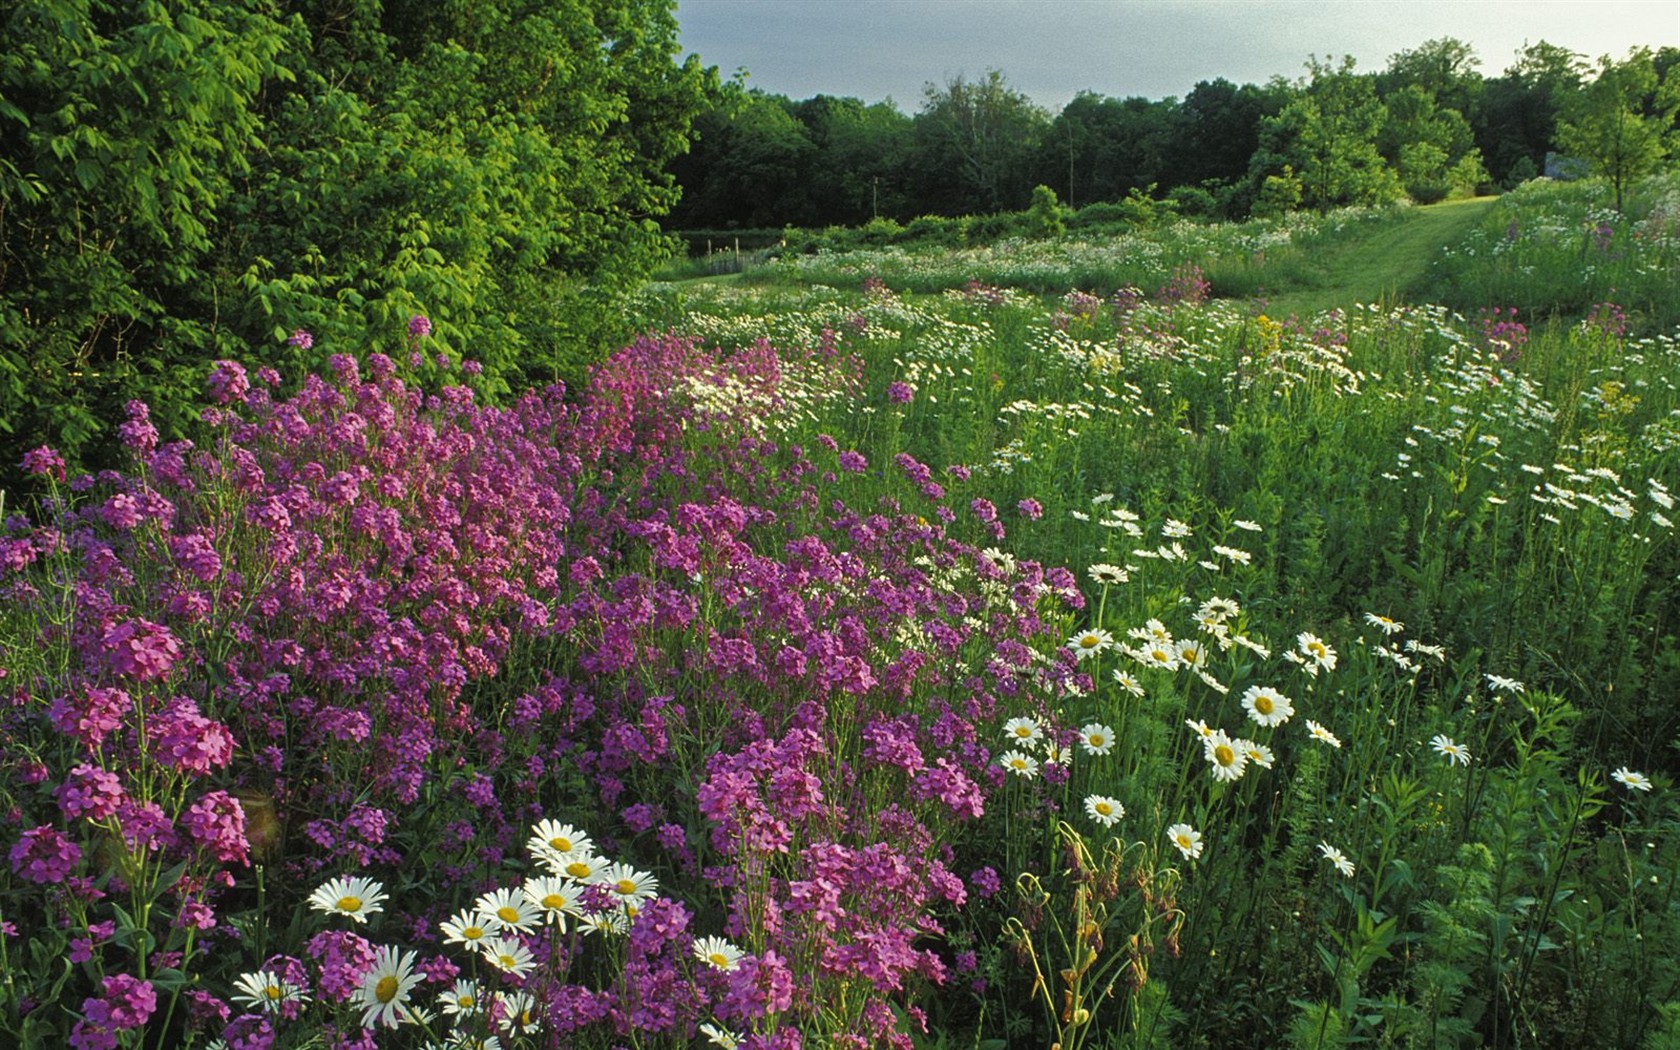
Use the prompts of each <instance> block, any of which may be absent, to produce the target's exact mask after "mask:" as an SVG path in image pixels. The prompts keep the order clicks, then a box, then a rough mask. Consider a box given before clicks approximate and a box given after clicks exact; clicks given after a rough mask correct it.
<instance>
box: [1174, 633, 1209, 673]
mask: <svg viewBox="0 0 1680 1050" xmlns="http://www.w3.org/2000/svg"><path fill="white" fill-rule="evenodd" d="M1207 661H1208V651H1207V649H1206V648H1205V647H1203V645H1202V643H1200V642H1198V641H1195V640H1194V639H1190V638H1186V639H1184V640H1183V641H1181V642H1179V643H1178V663H1179V666H1180V667H1188V668H1189V669H1190V670H1192V671H1199V670H1201V669H1202V668H1203V667H1204V666H1206V664H1207Z"/></svg>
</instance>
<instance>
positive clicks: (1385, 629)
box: [1365, 613, 1406, 634]
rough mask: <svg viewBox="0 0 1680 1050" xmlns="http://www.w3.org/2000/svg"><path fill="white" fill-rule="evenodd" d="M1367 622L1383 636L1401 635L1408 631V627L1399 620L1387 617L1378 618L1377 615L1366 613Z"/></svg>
mask: <svg viewBox="0 0 1680 1050" xmlns="http://www.w3.org/2000/svg"><path fill="white" fill-rule="evenodd" d="M1365 622H1366V623H1368V624H1370V625H1371V626H1372V627H1375V628H1376V629H1377V630H1379V631H1381V632H1382V633H1383V634H1399V633H1400V632H1401V631H1404V630H1405V629H1406V625H1405V624H1403V623H1401V622H1400V621H1399V620H1391V619H1389V618H1388V617H1387V616H1378V615H1377V614H1376V613H1366V614H1365Z"/></svg>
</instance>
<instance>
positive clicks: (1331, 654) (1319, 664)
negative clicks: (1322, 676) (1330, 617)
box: [1295, 631, 1336, 673]
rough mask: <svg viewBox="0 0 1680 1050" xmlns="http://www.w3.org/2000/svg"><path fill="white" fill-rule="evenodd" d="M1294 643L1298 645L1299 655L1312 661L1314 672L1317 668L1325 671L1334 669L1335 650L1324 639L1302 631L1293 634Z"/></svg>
mask: <svg viewBox="0 0 1680 1050" xmlns="http://www.w3.org/2000/svg"><path fill="white" fill-rule="evenodd" d="M1295 644H1296V645H1297V646H1299V647H1300V649H1301V655H1303V656H1305V657H1307V658H1308V659H1310V660H1311V661H1312V662H1313V663H1312V666H1313V668H1314V669H1315V673H1316V669H1318V668H1322V669H1323V670H1326V671H1334V670H1335V669H1336V650H1334V649H1332V648H1330V646H1329V645H1327V644H1325V641H1324V639H1322V638H1320V637H1319V636H1318V635H1316V634H1312V633H1310V632H1308V631H1302V632H1301V633H1300V634H1298V635H1296V636H1295Z"/></svg>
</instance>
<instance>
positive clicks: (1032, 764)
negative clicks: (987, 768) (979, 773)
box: [998, 751, 1038, 780]
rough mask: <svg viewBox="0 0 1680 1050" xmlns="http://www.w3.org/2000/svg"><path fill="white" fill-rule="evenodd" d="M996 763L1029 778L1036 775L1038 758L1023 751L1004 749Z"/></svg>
mask: <svg viewBox="0 0 1680 1050" xmlns="http://www.w3.org/2000/svg"><path fill="white" fill-rule="evenodd" d="M998 764H999V765H1001V766H1002V767H1003V768H1005V769H1007V770H1009V771H1010V772H1011V773H1014V774H1016V775H1018V776H1022V777H1025V778H1026V779H1028V780H1031V779H1032V778H1033V777H1035V776H1037V775H1038V759H1036V758H1034V757H1032V756H1031V755H1029V754H1027V753H1026V752H1024V751H1006V752H1004V755H1003V757H1002V758H1000V759H998Z"/></svg>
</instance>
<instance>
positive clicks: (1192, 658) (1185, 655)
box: [1178, 648, 1202, 667]
mask: <svg viewBox="0 0 1680 1050" xmlns="http://www.w3.org/2000/svg"><path fill="white" fill-rule="evenodd" d="M1178 657H1179V659H1181V660H1183V661H1184V662H1185V663H1187V664H1189V665H1190V666H1192V667H1194V666H1195V665H1196V661H1198V660H1200V659H1201V658H1202V654H1201V653H1199V652H1197V651H1196V650H1195V649H1193V648H1190V649H1185V650H1184V651H1183V652H1182V653H1179V654H1178Z"/></svg>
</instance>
